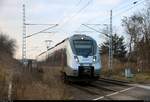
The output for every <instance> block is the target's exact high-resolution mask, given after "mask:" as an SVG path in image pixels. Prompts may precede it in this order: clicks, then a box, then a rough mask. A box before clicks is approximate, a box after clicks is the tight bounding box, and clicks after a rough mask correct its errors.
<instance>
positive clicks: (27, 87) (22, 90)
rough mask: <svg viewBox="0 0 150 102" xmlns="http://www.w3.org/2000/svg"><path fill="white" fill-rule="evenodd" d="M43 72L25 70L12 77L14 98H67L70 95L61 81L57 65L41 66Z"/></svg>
mask: <svg viewBox="0 0 150 102" xmlns="http://www.w3.org/2000/svg"><path fill="white" fill-rule="evenodd" d="M43 68H44V72H43V73H39V72H32V73H29V72H26V73H24V74H23V73H22V74H21V75H17V76H16V78H14V79H15V80H14V84H15V87H14V89H15V93H14V95H15V96H14V99H19V100H20V99H21V100H22V99H25V100H68V99H71V95H70V94H69V93H68V91H67V90H68V89H67V88H66V86H65V84H64V83H63V82H62V80H61V77H60V73H59V67H43Z"/></svg>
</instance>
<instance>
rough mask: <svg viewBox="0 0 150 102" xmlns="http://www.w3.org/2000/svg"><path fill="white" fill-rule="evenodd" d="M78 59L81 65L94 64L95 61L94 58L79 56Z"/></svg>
mask: <svg viewBox="0 0 150 102" xmlns="http://www.w3.org/2000/svg"><path fill="white" fill-rule="evenodd" d="M78 58H79V62H80V63H92V61H93V59H92V56H88V57H83V56H79V57H78Z"/></svg>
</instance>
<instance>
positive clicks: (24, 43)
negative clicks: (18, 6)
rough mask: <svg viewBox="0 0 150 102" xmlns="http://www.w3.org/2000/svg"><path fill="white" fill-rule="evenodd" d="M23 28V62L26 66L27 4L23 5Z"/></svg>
mask: <svg viewBox="0 0 150 102" xmlns="http://www.w3.org/2000/svg"><path fill="white" fill-rule="evenodd" d="M22 7H23V27H22V62H23V64H26V38H25V37H26V24H25V22H26V15H25V4H23V6H22Z"/></svg>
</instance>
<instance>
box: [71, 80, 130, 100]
mask: <svg viewBox="0 0 150 102" xmlns="http://www.w3.org/2000/svg"><path fill="white" fill-rule="evenodd" d="M69 86H70V87H71V88H70V90H72V88H75V89H74V91H72V92H73V93H72V94H75V95H76V96H74V97H76V99H83V100H87V99H93V98H95V97H97V96H104V95H107V94H111V93H115V92H118V91H121V90H124V89H126V88H129V87H131V86H130V85H128V82H123V81H119V80H111V79H110V80H109V79H106V78H100V79H99V80H98V81H95V82H93V83H89V84H83V83H69ZM76 89H77V90H78V91H75V90H76ZM81 92H83V93H84V94H80V93H81ZM78 95H80V96H78ZM82 96H83V97H82ZM86 96H88V97H90V98H87V97H86Z"/></svg>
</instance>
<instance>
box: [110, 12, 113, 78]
mask: <svg viewBox="0 0 150 102" xmlns="http://www.w3.org/2000/svg"><path fill="white" fill-rule="evenodd" d="M112 33H113V31H112V10H110V35H109V36H110V40H109V70H110V77H111V75H112V68H113V66H112V63H113V48H112V47H113V44H112V43H113V42H112Z"/></svg>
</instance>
